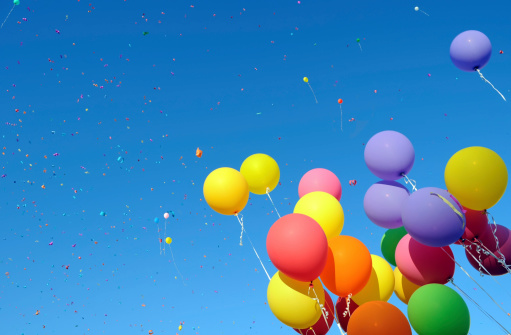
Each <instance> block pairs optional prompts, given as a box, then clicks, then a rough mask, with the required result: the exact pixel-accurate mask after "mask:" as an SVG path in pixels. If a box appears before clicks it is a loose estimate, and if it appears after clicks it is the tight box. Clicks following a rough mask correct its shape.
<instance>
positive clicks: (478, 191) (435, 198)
mask: <svg viewBox="0 0 511 335" xmlns="http://www.w3.org/2000/svg"><path fill="white" fill-rule="evenodd" d="M364 158H365V162H366V165H367V167H368V168H369V170H370V171H371V172H372V173H373V174H374V175H376V176H377V177H379V178H381V179H383V180H381V181H379V182H377V183H375V184H373V185H372V186H371V187H369V189H368V190H367V192H366V194H365V197H364V211H365V213H366V215H367V217H368V218H369V219H370V220H371V221H372V222H373V223H375V224H376V225H378V226H380V227H383V228H386V229H388V230H387V231H386V233H385V234H384V236H383V238H382V241H381V250H382V254H383V256H384V257H385V259H386V260H387V261H388V262H389V263H390V264H392V265H394V266H397V267H396V268H395V269H394V278H395V287H394V292H395V293H396V295H397V296H398V297H399V299H400V300H401V301H403V302H404V303H405V304H408V316H409V320H410V323H411V325H412V327H413V328H414V329H415V330H416V331H417V332H418V333H419V334H467V333H468V330H469V328H470V316H469V314H468V309H467V307H466V304H465V302H464V301H463V299H462V298H461V297H460V296H459V295H458V294H457V293H456V292H455V291H453V290H452V289H450V288H448V287H446V286H443V284H446V283H447V282H449V281H451V280H452V277H453V276H454V271H455V260H454V255H453V252H452V250H451V248H450V246H449V245H450V244H463V245H465V246H467V245H469V247H466V255H467V258H468V260H469V262H470V263H471V264H472V266H474V267H475V268H476V269H480V268H481V267H483V266H484V268H485V269H486V271H488V273H489V274H491V275H499V274H505V273H507V272H509V267H508V266H507V265H506V264H505V259H506V258H508V257H511V241H510V240H511V239H510V236H511V231H510V230H509V229H507V228H505V227H503V226H500V225H496V226H497V229H496V232H495V234H494V231H493V230H492V229H491V226H490V225H489V224H488V219H487V216H486V209H488V208H490V207H492V206H494V205H495V204H496V203H497V202H498V201H499V200H500V198H501V197H502V195H503V194H504V191H505V189H506V184H507V169H506V166H505V164H504V162H503V160H502V159H501V158H500V157H499V156H498V155H497V154H496V153H495V152H493V151H492V150H490V149H487V148H482V147H469V148H465V149H463V150H460V151H459V152H457V153H456V154H454V155H453V156H452V157H451V159H450V160H449V162H448V163H447V166H446V168H445V183H446V185H447V189H448V190H449V191H447V190H444V189H440V188H436V187H424V188H420V189H418V190H416V191H415V192H413V193H412V194H410V193H409V192H408V190H407V189H406V188H405V187H404V186H403V185H402V184H400V183H398V182H396V180H398V179H400V178H402V177H406V174H407V173H408V172H409V171H410V170H411V168H412V166H413V162H414V158H415V153H414V149H413V146H412V143H411V142H410V141H409V140H408V138H406V137H405V136H404V135H403V134H401V133H398V132H395V131H383V132H380V133H377V134H376V135H374V136H373V137H372V138H371V139H370V140H369V141H368V143H367V145H366V149H365V152H364ZM468 243H470V244H468ZM470 246H472V248H471V247H470ZM484 250H487V251H488V252H484ZM499 254H500V255H502V257H501V258H500V259H498V257H497V258H495V257H494V255H499ZM478 260H479V262H478ZM373 262H374V260H373ZM479 263H481V264H479ZM355 301H357V300H355ZM357 302H358V301H357ZM454 315H455V316H454ZM454 318H455V319H454ZM453 320H454V321H453Z"/></svg>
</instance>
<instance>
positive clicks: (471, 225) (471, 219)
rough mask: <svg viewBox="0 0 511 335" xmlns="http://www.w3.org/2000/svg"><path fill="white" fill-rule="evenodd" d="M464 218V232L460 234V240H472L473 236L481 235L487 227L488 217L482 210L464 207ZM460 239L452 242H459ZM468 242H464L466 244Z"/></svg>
mask: <svg viewBox="0 0 511 335" xmlns="http://www.w3.org/2000/svg"><path fill="white" fill-rule="evenodd" d="M463 208H464V209H465V220H466V221H467V226H466V227H465V232H464V233H463V235H462V236H461V239H460V240H469V241H474V239H475V238H479V237H481V236H482V235H483V234H484V232H485V231H486V229H487V228H488V218H487V217H486V213H485V212H484V211H476V210H473V209H468V208H465V207H463ZM460 240H458V241H456V242H454V244H461V243H460ZM467 243H468V242H465V244H467Z"/></svg>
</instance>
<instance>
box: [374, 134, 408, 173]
mask: <svg viewBox="0 0 511 335" xmlns="http://www.w3.org/2000/svg"><path fill="white" fill-rule="evenodd" d="M364 160H365V162H366V165H367V167H368V168H369V170H371V172H372V173H373V174H374V175H375V176H377V177H378V178H381V179H384V180H397V179H399V178H402V177H403V174H408V172H410V170H411V169H412V166H413V162H414V160H415V151H414V149H413V145H412V142H410V140H409V139H408V138H406V136H405V135H403V134H401V133H398V132H397V131H393V130H385V131H382V132H379V133H377V134H375V135H374V136H373V137H371V138H370V139H369V141H368V142H367V144H366V148H365V150H364Z"/></svg>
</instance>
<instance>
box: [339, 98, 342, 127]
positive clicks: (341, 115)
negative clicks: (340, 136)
mask: <svg viewBox="0 0 511 335" xmlns="http://www.w3.org/2000/svg"><path fill="white" fill-rule="evenodd" d="M339 107H341V131H342V105H341V104H339Z"/></svg>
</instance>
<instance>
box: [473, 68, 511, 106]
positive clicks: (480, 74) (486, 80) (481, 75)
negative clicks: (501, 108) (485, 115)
mask: <svg viewBox="0 0 511 335" xmlns="http://www.w3.org/2000/svg"><path fill="white" fill-rule="evenodd" d="M475 70H476V71H477V73H479V76H480V77H481V79H482V80H484V81H485V82H487V83H488V84H490V86H491V87H493V89H494V90H495V91H497V93H498V94H500V96H501V97H502V99H504V101H507V100H506V98H504V96H503V95H502V93H500V92H499V90H498V89H496V88H495V86H493V84H492V83H490V82H489V81H488V79H486V78H485V77H484V76H483V74H482V73H481V71H479V69H478V68H476V69H475Z"/></svg>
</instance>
